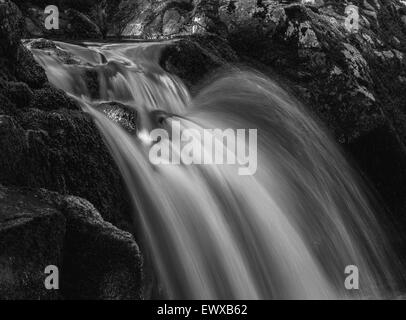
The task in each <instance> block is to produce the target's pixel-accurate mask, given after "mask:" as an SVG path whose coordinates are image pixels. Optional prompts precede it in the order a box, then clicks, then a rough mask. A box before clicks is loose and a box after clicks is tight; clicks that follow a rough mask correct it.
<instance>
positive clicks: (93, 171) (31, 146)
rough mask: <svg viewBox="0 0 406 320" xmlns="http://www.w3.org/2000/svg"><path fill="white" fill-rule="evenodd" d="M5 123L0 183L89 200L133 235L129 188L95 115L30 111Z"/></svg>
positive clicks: (0, 136) (5, 118) (0, 141)
mask: <svg viewBox="0 0 406 320" xmlns="http://www.w3.org/2000/svg"><path fill="white" fill-rule="evenodd" d="M2 119H3V121H2V122H1V124H0V128H1V127H3V128H5V129H4V130H1V134H0V153H1V154H2V157H0V183H3V184H4V185H15V186H26V187H32V188H47V189H49V190H52V191H57V192H59V193H61V194H73V195H77V196H81V197H84V198H86V199H89V200H90V201H91V202H92V203H93V204H94V205H95V206H96V207H97V208H98V209H99V211H100V212H101V214H102V215H103V217H104V218H105V219H106V220H107V221H110V222H112V223H114V224H115V225H117V226H119V227H121V228H124V229H126V230H131V218H130V214H129V212H130V201H129V199H128V197H127V194H126V191H125V187H124V183H123V181H122V179H121V176H120V173H119V171H118V169H117V166H116V165H115V163H114V161H113V159H112V158H111V156H110V154H109V152H108V150H107V148H106V146H105V144H104V142H103V140H102V138H101V136H100V134H99V133H98V130H97V128H96V126H95V125H94V123H93V121H92V120H91V119H90V117H89V116H87V115H86V114H84V113H82V112H81V111H75V110H66V109H65V110H54V111H52V112H46V111H42V110H39V109H29V110H27V111H25V112H24V113H22V114H20V115H19V116H18V117H10V116H2Z"/></svg>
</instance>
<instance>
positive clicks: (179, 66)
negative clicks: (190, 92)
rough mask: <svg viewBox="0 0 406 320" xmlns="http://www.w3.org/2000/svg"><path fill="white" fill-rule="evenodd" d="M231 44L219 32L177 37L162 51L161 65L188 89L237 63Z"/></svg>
mask: <svg viewBox="0 0 406 320" xmlns="http://www.w3.org/2000/svg"><path fill="white" fill-rule="evenodd" d="M237 61H238V57H237V55H236V53H235V52H234V51H233V49H231V47H230V46H229V45H228V44H227V42H225V41H224V40H222V39H221V38H219V37H218V36H216V35H211V34H207V35H193V36H190V37H184V38H181V39H179V40H176V41H174V42H172V43H171V44H169V45H168V46H166V47H165V48H164V49H163V51H162V54H161V58H160V64H161V66H162V67H163V68H164V69H165V70H166V71H168V72H169V73H171V74H174V75H176V76H178V77H179V78H181V79H182V80H183V81H184V82H185V83H186V84H187V85H188V86H189V88H191V87H193V86H195V85H196V84H198V83H199V82H201V81H202V79H204V78H205V77H207V76H208V75H209V74H211V73H213V72H214V70H216V69H218V68H223V67H226V66H227V65H230V64H232V63H236V62H237Z"/></svg>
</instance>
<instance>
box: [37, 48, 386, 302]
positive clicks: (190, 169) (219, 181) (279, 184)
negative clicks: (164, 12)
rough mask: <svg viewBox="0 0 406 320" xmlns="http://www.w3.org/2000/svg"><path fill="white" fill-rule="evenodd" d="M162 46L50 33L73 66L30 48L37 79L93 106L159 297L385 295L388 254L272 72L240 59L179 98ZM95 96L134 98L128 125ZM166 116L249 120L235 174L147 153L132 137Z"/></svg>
mask: <svg viewBox="0 0 406 320" xmlns="http://www.w3.org/2000/svg"><path fill="white" fill-rule="evenodd" d="M164 45H165V43H161V44H154V43H148V44H140V43H138V44H111V45H102V44H87V47H79V46H75V45H71V44H65V43H60V42H59V43H58V46H60V48H62V49H64V50H67V51H69V52H71V53H73V54H74V55H75V56H76V57H79V58H80V61H81V65H65V64H63V63H61V62H60V61H58V59H56V58H55V57H53V56H50V55H48V54H46V53H45V52H43V51H41V50H32V51H33V53H34V55H35V57H36V59H37V61H39V63H40V64H41V65H42V66H43V67H44V68H45V70H46V72H47V75H48V78H49V80H50V81H51V82H52V83H53V84H54V85H55V86H57V87H60V88H61V89H63V90H65V91H66V92H68V93H70V94H71V95H73V96H75V97H76V98H77V99H79V100H80V101H81V102H82V105H83V107H84V109H85V110H86V111H87V112H89V113H90V114H91V115H92V116H93V117H94V119H95V121H96V123H97V125H98V127H99V129H100V131H101V132H102V134H103V136H104V137H105V141H106V143H107V145H108V147H109V149H110V150H111V153H112V155H113V157H114V159H115V161H116V162H117V164H118V166H119V168H120V170H121V173H122V175H123V177H124V180H125V182H126V184H127V187H128V190H129V192H130V195H131V197H132V200H133V203H134V208H135V209H134V215H135V219H136V221H137V222H138V223H140V224H141V225H142V230H143V236H144V238H145V243H146V246H147V248H144V251H148V252H151V254H152V256H153V262H154V265H155V268H156V269H157V270H158V274H159V277H160V279H161V281H162V283H163V285H164V287H165V289H166V292H167V294H168V295H169V297H171V298H189V299H207V298H211V299H218V298H221V299H224V298H225V299H262V298H276V299H285V298H286V299H314V298H322V299H324V298H325V299H331V298H379V297H382V296H387V294H388V292H386V291H385V290H384V289H383V288H384V287H386V288H387V287H390V283H391V274H390V270H391V269H390V263H391V262H392V261H389V259H390V254H389V250H388V249H387V247H386V244H385V240H384V236H383V234H382V233H381V231H380V228H379V226H378V225H377V222H376V221H375V218H374V214H373V212H372V210H371V208H370V205H369V204H368V202H367V200H366V197H365V196H364V195H363V192H362V190H361V189H360V187H359V186H358V184H357V181H356V178H354V175H353V173H352V170H351V168H350V167H349V166H348V164H347V163H346V161H345V159H344V158H343V156H342V155H341V154H340V152H339V151H338V150H337V148H336V146H335V145H334V143H333V142H332V141H331V140H330V138H329V137H328V136H327V135H326V134H325V132H324V131H323V130H322V129H321V128H320V127H319V126H318V125H317V124H316V123H315V122H314V121H313V120H312V119H311V117H310V116H309V115H308V114H306V113H305V112H304V111H303V109H302V107H301V106H300V105H299V104H298V103H297V102H296V101H295V100H294V99H292V98H291V97H290V96H289V95H288V94H287V93H286V92H285V91H284V90H282V89H281V88H280V87H279V86H278V85H277V84H275V83H274V82H273V81H271V80H270V79H267V78H266V77H264V76H262V75H259V74H255V73H253V72H248V71H237V70H234V71H233V72H230V73H228V74H223V75H222V76H219V77H218V78H217V79H213V81H212V82H211V84H209V85H208V86H206V87H205V88H204V89H202V90H201V92H200V93H199V94H198V96H197V97H194V98H191V97H190V96H189V93H188V91H187V90H186V88H185V87H184V85H183V84H182V83H181V81H180V80H178V79H177V78H175V77H173V76H171V75H169V74H167V73H165V72H164V71H163V70H162V69H161V68H160V66H159V64H158V59H159V54H160V50H161V48H162V46H164ZM87 69H92V70H97V75H98V76H97V78H98V82H99V86H100V92H99V97H98V98H94V97H93V98H91V97H90V91H89V90H88V82H87V80H86V78H85V77H84V72H85V70H87ZM105 100H114V101H121V102H124V103H126V104H128V105H130V106H131V107H133V108H135V109H136V110H137V111H138V114H139V121H138V128H139V129H138V135H130V134H128V133H127V132H126V131H124V130H123V129H122V128H121V127H120V126H119V125H118V124H116V123H115V122H112V121H111V120H109V119H108V118H107V117H106V116H105V115H104V114H103V113H101V112H99V111H98V110H97V107H96V106H97V104H98V103H99V102H100V101H105ZM154 110H162V111H163V112H154ZM174 119H176V120H180V121H181V123H182V127H183V128H190V127H193V128H198V129H199V130H201V129H203V128H223V129H225V128H235V129H241V128H246V129H248V128H257V129H258V135H259V144H258V170H257V172H256V174H255V175H254V176H240V175H238V174H237V168H236V167H235V166H227V165H222V166H220V165H195V166H184V165H179V166H169V165H168V166H165V165H162V166H153V165H152V164H151V163H150V162H149V160H148V150H149V146H148V144H145V143H143V140H145V139H143V136H145V132H148V131H149V130H150V129H152V128H154V127H157V126H163V127H165V128H167V129H168V130H169V129H170V126H171V122H172V121H173V120H174ZM168 143H170V141H168ZM112 192H114V190H113V191H112ZM347 265H356V266H358V268H359V273H360V290H355V291H348V290H346V289H345V287H344V280H345V277H346V275H345V274H344V269H345V267H346V266H347Z"/></svg>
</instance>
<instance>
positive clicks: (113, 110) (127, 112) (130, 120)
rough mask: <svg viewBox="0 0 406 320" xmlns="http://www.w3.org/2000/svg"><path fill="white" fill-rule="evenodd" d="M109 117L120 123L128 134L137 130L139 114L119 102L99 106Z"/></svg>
mask: <svg viewBox="0 0 406 320" xmlns="http://www.w3.org/2000/svg"><path fill="white" fill-rule="evenodd" d="M97 109H98V110H100V111H102V112H103V113H104V114H106V115H107V117H108V118H109V119H111V120H113V121H115V122H117V123H119V124H120V125H121V126H122V127H123V128H124V129H125V130H126V131H127V132H128V133H131V134H132V133H135V132H136V130H137V112H136V111H135V110H134V109H133V108H131V107H129V106H126V105H124V104H122V103H119V102H106V103H101V104H99V105H98V106H97Z"/></svg>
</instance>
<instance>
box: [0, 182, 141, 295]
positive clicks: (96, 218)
mask: <svg viewBox="0 0 406 320" xmlns="http://www.w3.org/2000/svg"><path fill="white" fill-rule="evenodd" d="M0 199H1V201H0V240H1V242H0V298H1V299H72V298H74V299H141V298H142V288H143V287H142V257H141V254H140V252H139V249H138V246H137V244H136V242H135V241H134V238H133V237H132V236H131V235H130V234H129V233H127V232H124V231H121V230H119V229H117V228H116V227H114V226H113V225H111V224H110V223H107V222H105V221H104V220H103V219H102V217H101V215H100V214H99V213H98V212H97V211H96V209H95V208H94V207H93V205H92V204H90V203H89V202H88V201H86V200H84V199H82V198H78V197H74V196H62V195H60V194H57V193H55V192H49V191H47V190H45V189H38V190H33V189H17V188H5V187H4V186H2V185H0ZM49 265H54V266H56V267H58V270H59V287H60V289H59V290H47V289H46V288H45V286H44V280H45V277H46V276H47V274H45V273H44V271H45V267H46V266H49Z"/></svg>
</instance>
